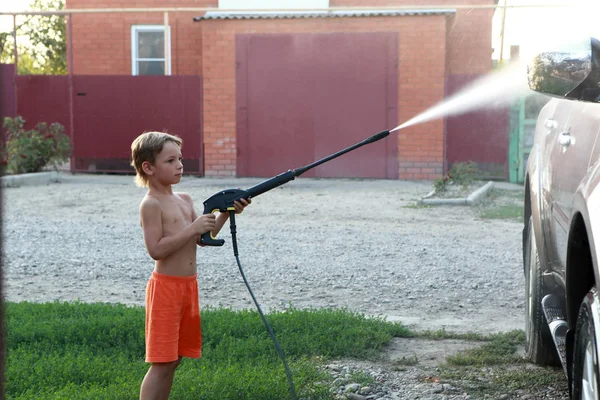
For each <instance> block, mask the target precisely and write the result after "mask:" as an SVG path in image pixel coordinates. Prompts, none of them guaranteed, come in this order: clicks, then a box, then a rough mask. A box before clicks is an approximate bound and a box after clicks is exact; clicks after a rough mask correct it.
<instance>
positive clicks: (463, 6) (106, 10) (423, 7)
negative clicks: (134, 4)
mask: <svg viewBox="0 0 600 400" xmlns="http://www.w3.org/2000/svg"><path fill="white" fill-rule="evenodd" d="M548 7H552V8H564V7H573V4H568V3H566V4H521V5H516V4H515V5H504V6H500V5H495V4H472V5H469V4H456V5H449V4H443V5H442V4H438V5H419V6H401V5H399V6H395V7H393V6H386V7H323V8H268V9H267V8H264V9H260V8H249V9H225V8H216V7H171V8H169V7H155V8H149V7H148V8H143V7H139V8H73V9H68V10H56V11H36V10H23V11H0V15H69V14H99V13H142V12H144V13H151V12H157V13H164V12H307V11H367V10H372V11H391V10H428V9H442V8H443V9H448V8H453V9H457V10H458V9H491V8H493V9H496V8H548Z"/></svg>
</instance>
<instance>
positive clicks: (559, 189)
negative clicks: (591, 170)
mask: <svg viewBox="0 0 600 400" xmlns="http://www.w3.org/2000/svg"><path fill="white" fill-rule="evenodd" d="M546 126H547V127H548V134H547V137H546V146H547V150H548V155H549V159H548V160H549V165H550V166H551V171H548V178H549V179H550V182H549V185H548V193H547V195H548V196H549V201H548V204H549V205H550V215H549V216H550V232H549V236H550V243H551V246H549V248H548V253H549V254H548V255H549V260H550V263H551V267H552V268H553V269H554V270H555V272H557V273H559V274H560V275H563V274H564V271H565V267H566V259H567V245H568V233H569V228H570V225H571V219H572V217H573V214H574V212H575V210H573V198H574V194H575V193H576V191H577V189H578V187H579V184H580V183H581V181H582V179H583V177H584V176H585V175H586V173H587V170H588V167H589V164H590V157H591V155H592V152H593V149H594V146H595V145H596V138H597V136H598V130H599V129H600V104H598V103H592V102H585V101H578V100H560V102H559V104H558V105H557V107H556V109H555V111H554V114H553V115H552V116H551V117H550V118H549V121H547V122H546ZM562 278H563V279H564V276H562Z"/></svg>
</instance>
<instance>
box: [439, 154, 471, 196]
mask: <svg viewBox="0 0 600 400" xmlns="http://www.w3.org/2000/svg"><path fill="white" fill-rule="evenodd" d="M480 173H481V171H480V170H479V168H478V167H477V164H476V163H474V162H473V161H469V162H461V163H456V164H453V165H452V168H450V170H449V171H448V173H447V174H446V175H444V176H443V177H441V178H438V179H436V180H435V181H434V182H433V188H434V190H435V192H436V193H442V192H445V191H446V190H447V185H460V186H462V188H463V189H467V188H468V187H469V185H470V184H471V183H473V181H475V180H476V179H477V178H478V176H479V175H480Z"/></svg>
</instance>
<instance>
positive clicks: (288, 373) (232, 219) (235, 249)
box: [229, 211, 296, 400]
mask: <svg viewBox="0 0 600 400" xmlns="http://www.w3.org/2000/svg"><path fill="white" fill-rule="evenodd" d="M229 225H230V227H231V243H232V244H233V255H234V256H235V260H236V261H237V265H238V269H239V270H240V274H241V275H242V279H243V280H244V283H245V284H246V287H247V288H248V292H250V296H252V300H253V301H254V304H255V305H256V308H257V310H258V313H259V314H260V317H261V318H262V320H263V322H264V323H265V326H266V327H267V332H268V333H269V336H271V339H273V342H274V343H275V348H276V349H277V353H278V354H279V357H280V358H281V361H283V366H284V368H285V374H286V376H287V380H288V384H289V387H290V395H291V396H292V400H296V388H295V386H294V380H293V379H292V373H291V371H290V368H289V367H288V365H287V362H286V361H285V355H284V354H283V350H281V346H279V342H278V341H277V338H276V337H275V334H274V333H273V330H272V329H271V326H270V325H269V323H268V322H267V319H266V318H265V315H264V314H263V312H262V310H261V308H260V305H259V304H258V301H256V297H255V296H254V292H252V289H251V288H250V284H248V280H247V279H246V274H244V270H243V269H242V264H241V262H240V257H239V254H238V247H237V237H236V234H237V230H236V226H235V211H229Z"/></svg>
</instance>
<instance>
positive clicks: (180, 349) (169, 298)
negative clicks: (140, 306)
mask: <svg viewBox="0 0 600 400" xmlns="http://www.w3.org/2000/svg"><path fill="white" fill-rule="evenodd" d="M196 276H197V275H193V276H171V275H164V274H159V273H157V272H152V277H151V278H150V280H149V281H148V285H147V287H146V362H150V363H155V362H156V363H160V362H171V361H175V360H177V359H178V358H179V356H182V357H190V358H199V357H200V356H201V355H202V328H201V325H200V304H199V302H198V282H197V281H196Z"/></svg>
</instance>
